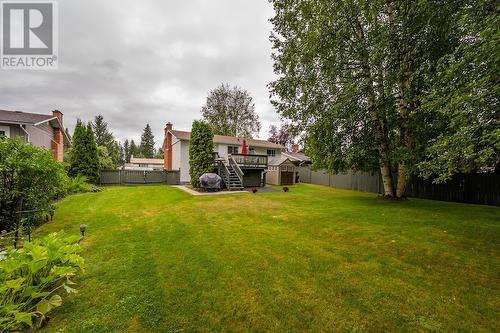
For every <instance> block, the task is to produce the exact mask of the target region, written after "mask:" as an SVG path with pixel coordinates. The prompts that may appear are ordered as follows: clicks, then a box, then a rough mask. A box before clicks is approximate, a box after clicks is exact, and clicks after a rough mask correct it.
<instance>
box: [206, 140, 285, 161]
mask: <svg viewBox="0 0 500 333" xmlns="http://www.w3.org/2000/svg"><path fill="white" fill-rule="evenodd" d="M228 146H229V145H227V144H225V143H216V144H215V149H216V150H215V151H217V152H218V153H219V156H220V157H222V158H224V159H227V147H228ZM253 148H254V154H257V155H267V149H268V148H265V147H253ZM274 150H275V151H276V155H275V157H277V158H280V157H281V150H280V149H274ZM238 152H241V146H238ZM248 153H250V152H248Z"/></svg>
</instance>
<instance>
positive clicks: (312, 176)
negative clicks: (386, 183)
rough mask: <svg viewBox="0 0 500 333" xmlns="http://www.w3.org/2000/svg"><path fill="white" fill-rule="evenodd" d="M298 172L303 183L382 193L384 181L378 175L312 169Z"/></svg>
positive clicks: (301, 168)
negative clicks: (337, 172)
mask: <svg viewBox="0 0 500 333" xmlns="http://www.w3.org/2000/svg"><path fill="white" fill-rule="evenodd" d="M298 172H299V181H300V182H303V183H311V184H318V185H325V186H331V187H338V188H344V189H348V190H356V191H364V192H376V193H380V192H381V191H382V181H381V179H380V176H379V175H378V174H370V173H368V172H352V171H349V172H347V173H345V174H332V173H330V172H327V171H325V170H316V171H313V170H311V168H310V167H299V168H298Z"/></svg>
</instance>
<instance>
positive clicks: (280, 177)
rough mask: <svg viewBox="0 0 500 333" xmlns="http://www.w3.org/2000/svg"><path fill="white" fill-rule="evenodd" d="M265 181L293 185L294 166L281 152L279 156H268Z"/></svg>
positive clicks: (294, 176) (294, 179)
mask: <svg viewBox="0 0 500 333" xmlns="http://www.w3.org/2000/svg"><path fill="white" fill-rule="evenodd" d="M268 164H269V167H268V170H267V175H266V181H267V183H268V184H272V185H295V181H296V178H297V176H296V173H297V170H296V166H295V164H294V163H293V162H292V161H291V160H290V159H289V158H288V157H286V156H285V153H284V152H283V153H282V156H281V158H270V159H269V162H268Z"/></svg>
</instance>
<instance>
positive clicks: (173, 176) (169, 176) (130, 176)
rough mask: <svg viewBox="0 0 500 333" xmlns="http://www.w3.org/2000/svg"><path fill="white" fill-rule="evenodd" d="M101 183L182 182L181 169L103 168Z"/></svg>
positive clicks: (145, 183)
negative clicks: (139, 169)
mask: <svg viewBox="0 0 500 333" xmlns="http://www.w3.org/2000/svg"><path fill="white" fill-rule="evenodd" d="M100 183H101V185H147V184H167V185H178V184H179V183H180V171H179V170H169V171H166V170H155V171H138V170H101V177H100Z"/></svg>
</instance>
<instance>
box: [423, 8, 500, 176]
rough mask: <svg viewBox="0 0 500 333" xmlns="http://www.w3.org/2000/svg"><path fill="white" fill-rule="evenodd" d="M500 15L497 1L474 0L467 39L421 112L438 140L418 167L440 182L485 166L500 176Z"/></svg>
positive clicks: (464, 21) (463, 24)
mask: <svg viewBox="0 0 500 333" xmlns="http://www.w3.org/2000/svg"><path fill="white" fill-rule="evenodd" d="M499 14H500V13H499V3H498V1H495V0H488V1H471V2H470V4H469V5H468V6H467V7H466V8H465V10H463V11H462V13H461V15H460V19H459V21H458V22H459V24H460V29H461V31H462V34H463V35H464V37H466V38H463V39H462V42H461V43H460V45H459V47H457V48H456V49H455V50H454V52H453V53H451V54H450V55H448V56H446V57H443V58H442V59H441V61H440V62H439V67H438V70H437V71H436V75H435V76H431V77H429V80H430V81H431V84H432V87H433V89H432V90H431V91H430V93H429V94H428V96H426V98H425V99H424V101H423V103H422V106H421V109H422V111H424V112H425V113H426V116H427V117H428V118H431V119H437V121H436V124H437V125H436V126H434V127H435V128H436V132H437V133H439V135H438V136H437V138H436V139H435V140H433V141H432V142H430V144H429V147H428V149H427V150H426V156H425V159H424V161H422V162H421V163H420V164H419V167H420V171H421V172H422V174H423V175H424V176H425V177H436V178H434V181H435V182H444V181H446V180H448V179H449V178H450V177H452V175H453V174H454V173H456V172H471V171H474V170H477V169H480V168H482V167H490V169H495V172H497V173H500V105H499V96H500V71H499V69H500V29H499V27H500V15H499Z"/></svg>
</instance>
